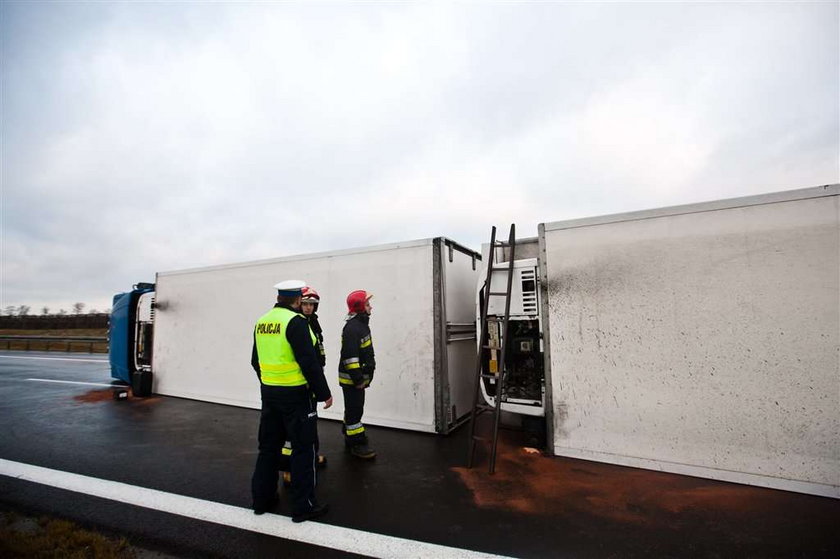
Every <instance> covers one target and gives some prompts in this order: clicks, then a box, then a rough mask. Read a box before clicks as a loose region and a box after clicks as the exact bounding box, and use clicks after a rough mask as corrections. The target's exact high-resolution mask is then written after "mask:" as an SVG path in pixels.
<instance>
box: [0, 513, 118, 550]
mask: <svg viewBox="0 0 840 559" xmlns="http://www.w3.org/2000/svg"><path fill="white" fill-rule="evenodd" d="M0 557H4V558H7V557H8V558H19V557H20V558H22V557H27V558H29V557H35V558H59V557H61V558H70V559H83V558H84V559H89V558H95V559H127V558H133V557H135V554H134V552H133V550H132V549H131V547H130V546H129V544H128V542H127V541H126V540H125V538H119V539H112V538H107V537H105V536H103V535H101V534H97V533H95V532H91V531H89V530H85V529H84V528H81V527H80V526H78V525H76V524H74V523H72V522H69V521H67V520H59V519H55V518H48V517H41V518H38V519H34V518H30V517H27V516H21V515H19V514H17V513H14V512H8V511H7V512H2V513H0Z"/></svg>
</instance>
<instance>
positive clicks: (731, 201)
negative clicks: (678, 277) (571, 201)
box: [540, 184, 840, 231]
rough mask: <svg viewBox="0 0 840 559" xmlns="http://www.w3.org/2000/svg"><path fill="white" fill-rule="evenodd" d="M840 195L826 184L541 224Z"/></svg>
mask: <svg viewBox="0 0 840 559" xmlns="http://www.w3.org/2000/svg"><path fill="white" fill-rule="evenodd" d="M837 195H840V184H826V185H823V186H814V187H809V188H799V189H796V190H783V191H781V192H769V193H766V194H756V195H753V196H743V197H740V198H727V199H725V200H713V201H709V202H698V203H696V204H684V205H680V206H667V207H663V208H656V209H652V210H640V211H634V212H625V213H618V214H609V215H603V216H594V217H584V218H579V219H569V220H564V221H553V222H545V223H541V224H540V225H542V226H543V227H544V230H545V231H558V230H561V229H574V228H576V227H588V226H591V225H605V224H608V223H619V222H622V221H637V220H642V219H652V218H656V217H668V216H675V215H683V214H690V213H700V212H710V211H716V210H729V209H734V208H744V207H749V206H760V205H763V204H774V203H778V202H793V201H795V200H805V199H808V198H823V197H827V196H837Z"/></svg>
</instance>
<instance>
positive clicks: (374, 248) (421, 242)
mask: <svg viewBox="0 0 840 559" xmlns="http://www.w3.org/2000/svg"><path fill="white" fill-rule="evenodd" d="M435 239H443V241H444V242H445V243H447V244H448V245H452V246H454V247H455V248H457V249H458V250H460V251H461V252H464V253H467V254H470V253H475V254H476V255H477V258H478V259H479V260H480V259H481V253H480V252H476V251H473V250H472V249H470V248H467V247H466V246H464V245H462V244H460V243H458V242H455V241H453V240H451V239H449V238H447V237H443V236H440V237H429V238H426V239H414V240H410V241H400V242H396V243H386V244H381V245H371V246H365V247H354V248H346V249H339V250H330V251H324V252H313V253H306V254H291V255H289V256H280V257H277V258H265V259H260V260H249V261H243V262H234V263H231V264H215V265H211V266H199V267H196V268H182V269H178V270H167V271H164V272H157V275H158V276H173V275H178V274H192V273H196V272H210V271H216V270H228V269H233V268H243V267H246V266H267V265H270V264H276V263H278V262H291V261H300V260H312V259H315V258H330V257H334V256H347V255H350V254H363V253H369V252H380V251H385V250H393V249H397V248H414V247H421V246H429V245H431V244H432V243H433V242H434V240H435Z"/></svg>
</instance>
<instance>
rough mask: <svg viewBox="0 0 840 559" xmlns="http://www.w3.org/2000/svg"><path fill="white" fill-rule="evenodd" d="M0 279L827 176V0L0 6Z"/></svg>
mask: <svg viewBox="0 0 840 559" xmlns="http://www.w3.org/2000/svg"><path fill="white" fill-rule="evenodd" d="M0 16H2V20H1V22H0V26H1V27H0V31H2V53H0V54H1V55H2V59H1V60H0V66H2V70H0V71H2V131H1V132H2V177H0V179H2V294H0V299H1V300H0V308H5V307H6V306H7V305H21V304H26V305H30V306H32V307H33V311H35V312H37V313H40V309H41V307H43V306H49V307H50V308H51V309H52V310H53V311H57V310H58V309H59V308H64V309H67V310H68V311H69V310H70V307H71V305H72V303H74V302H76V301H81V302H84V303H86V304H87V305H88V308H97V309H99V310H104V309H106V308H108V307H110V304H111V297H112V295H113V294H114V293H117V292H120V291H125V290H127V289H129V288H130V287H131V285H132V284H133V283H136V282H138V281H154V278H155V275H154V274H155V272H157V271H167V270H175V269H183V268H189V267H196V266H206V265H213V264H224V263H232V262H239V261H246V260H254V259H263V258H272V257H279V256H287V255H292V254H300V253H307V252H318V251H325V250H337V249H345V248H351V247H357V246H367V245H373V244H381V243H391V242H397V241H405V240H409V239H418V238H427V237H435V236H440V235H444V236H447V237H450V238H453V239H454V240H456V241H458V242H461V243H463V244H466V245H468V246H471V247H473V248H476V249H478V248H479V247H480V244H481V243H482V242H487V241H488V240H489V239H488V237H489V231H490V226H491V225H494V224H495V225H498V226H500V227H501V228H503V229H505V228H507V226H508V224H509V223H511V222H515V223H516V224H517V230H518V232H519V233H520V236H533V235H536V231H537V224H538V223H540V222H551V221H558V220H562V219H570V218H578V217H587V216H593V215H602V214H609V213H616V212H624V211H631V210H641V209H649V208H656V207H661V206H669V205H674V204H683V203H692V202H700V201H705V200H712V199H719V198H730V197H736V196H744V195H751V194H760V193H764V192H775V191H780V190H789V189H795V188H803V187H809V186H816V185H821V184H828V183H835V182H840V109H838V106H839V105H840V84H839V83H838V81H840V60H838V59H839V58H840V46H838V37H840V33H839V31H840V13H838V3H837V2H819V3H817V2H814V3H808V2H793V3H788V2H750V3H722V2H705V3H664V2H657V3H639V2H632V3H630V2H628V3H616V2H612V3H489V2H472V3H458V4H454V3H391V4H383V3H367V2H366V3H349V2H331V3H313V2H306V3H174V2H171V3H167V2H161V3H154V2H144V3H116V2H115V3H74V2H62V3H46V2H42V3H38V2H20V3H18V2H7V1H4V2H3V3H2V6H1V7H0Z"/></svg>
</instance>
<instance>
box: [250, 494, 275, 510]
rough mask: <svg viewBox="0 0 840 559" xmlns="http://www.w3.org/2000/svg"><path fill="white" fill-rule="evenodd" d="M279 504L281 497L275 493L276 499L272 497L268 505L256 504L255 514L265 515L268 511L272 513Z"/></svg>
mask: <svg viewBox="0 0 840 559" xmlns="http://www.w3.org/2000/svg"><path fill="white" fill-rule="evenodd" d="M279 502H280V497H279V496H278V495H277V493H275V494H274V497H272V498H271V499H270V500H269V501H268V503H265V504H259V505H257V504H254V514H257V515H259V514H265V513H267V512H268V511H270V510H271V509H273V508H274V507H276V506H277V503H279Z"/></svg>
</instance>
